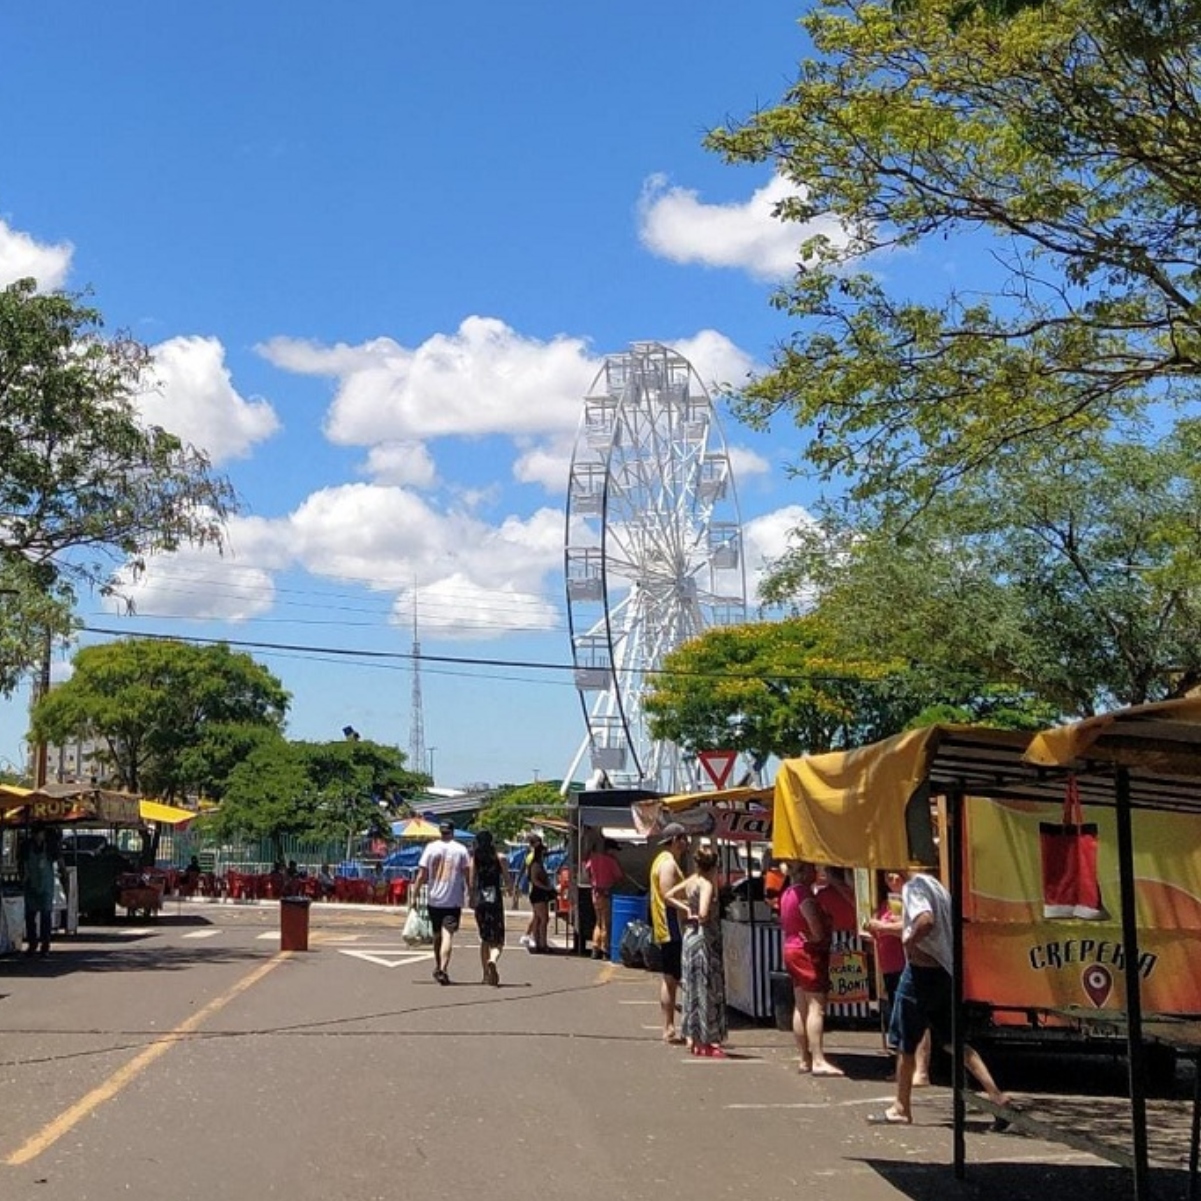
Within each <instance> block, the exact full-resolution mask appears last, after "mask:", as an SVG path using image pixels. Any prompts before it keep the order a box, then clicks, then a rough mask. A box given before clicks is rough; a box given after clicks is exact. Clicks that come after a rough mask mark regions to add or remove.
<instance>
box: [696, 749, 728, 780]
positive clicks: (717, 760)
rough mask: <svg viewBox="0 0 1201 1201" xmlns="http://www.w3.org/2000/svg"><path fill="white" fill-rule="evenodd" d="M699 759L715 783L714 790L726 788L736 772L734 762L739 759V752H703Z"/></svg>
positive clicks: (698, 756)
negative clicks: (731, 773)
mask: <svg viewBox="0 0 1201 1201" xmlns="http://www.w3.org/2000/svg"><path fill="white" fill-rule="evenodd" d="M697 758H698V759H699V760H700V761H701V766H702V767H703V768H704V769H705V774H706V775H707V776H708V777H709V779H710V780H712V781H713V787H714V788H725V786H726V784H727V782H728V781H729V779H730V772H732V771H733V770H734V760H735V759H737V758H738V752H737V751H701V752H700V753H699V754H698V755H697Z"/></svg>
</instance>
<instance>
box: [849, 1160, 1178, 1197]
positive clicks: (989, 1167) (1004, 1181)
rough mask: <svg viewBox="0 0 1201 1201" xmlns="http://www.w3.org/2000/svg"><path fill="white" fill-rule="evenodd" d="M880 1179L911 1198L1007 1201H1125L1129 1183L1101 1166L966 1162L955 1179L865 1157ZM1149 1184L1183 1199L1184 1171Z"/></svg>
mask: <svg viewBox="0 0 1201 1201" xmlns="http://www.w3.org/2000/svg"><path fill="white" fill-rule="evenodd" d="M859 1162H861V1163H864V1164H866V1165H867V1166H868V1167H869V1168H871V1169H872V1171H874V1172H876V1173H877V1174H878V1175H879V1176H880V1177H881V1179H883V1180H886V1181H887V1182H888V1183H889V1184H890V1185H891V1186H892V1187H893V1188H895V1189H896V1190H897V1191H898V1192H900V1193H902V1194H903V1195H904V1196H906V1197H909V1198H911V1201H946V1198H948V1197H955V1198H962V1199H963V1201H1013V1199H1014V1198H1015V1197H1038V1196H1048V1197H1066V1196H1074V1197H1080V1198H1087V1199H1088V1201H1130V1197H1131V1196H1132V1195H1133V1181H1132V1178H1131V1175H1130V1172H1129V1171H1128V1170H1127V1169H1125V1168H1119V1167H1110V1166H1107V1165H1102V1164H1079V1163H1076V1164H1039V1163H970V1162H969V1163H968V1166H967V1176H966V1177H965V1179H963V1180H956V1179H955V1177H954V1173H953V1170H952V1168H951V1167H950V1165H949V1164H945V1163H941V1164H918V1163H909V1162H906V1163H899V1162H896V1161H892V1160H880V1159H865V1160H860V1161H859ZM1151 1188H1152V1192H1153V1195H1154V1196H1155V1197H1156V1199H1157V1201H1183V1199H1184V1198H1185V1197H1187V1195H1188V1173H1187V1172H1185V1171H1183V1170H1180V1171H1171V1170H1169V1169H1156V1170H1154V1171H1152V1173H1151Z"/></svg>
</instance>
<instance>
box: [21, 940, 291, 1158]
mask: <svg viewBox="0 0 1201 1201" xmlns="http://www.w3.org/2000/svg"><path fill="white" fill-rule="evenodd" d="M291 954H292V952H291V951H281V952H280V953H279V954H278V955H276V956H275V958H274V959H270V960H268V961H267V962H266V963H264V964H261V965H260V966H259V967H256V968H255V969H254V971H252V972H251V973H250V974H249V975H247V976H243V977H242V979H241V980H239V981H238V982H237V984H235V985H234V986H233V987H232V988H231V989H230V990H229V991H228V992H226V993H224V994H223V995H222V996H219V997H217V998H215V999H214V1000H212V1001H210V1002H209V1003H208V1004H207V1005H205V1006H204V1008H203V1009H199V1010H197V1011H196V1012H195V1013H194V1014H192V1016H191V1017H190V1018H188V1019H187V1021H185V1022H181V1023H180V1024H179V1025H178V1026H176V1027H175V1029H174V1030H171V1031H169V1032H168V1033H166V1034H164V1035H163V1036H162V1037H161V1038H158V1039H156V1040H155V1041H154V1042H152V1043H151V1044H150V1045H149V1046H148V1047H147V1048H146V1049H145V1050H144V1051H141V1052H139V1053H138V1054H137V1055H135V1056H134V1057H133V1059H131V1060H130V1061H129V1062H128V1063H127V1064H126V1065H125V1066H124V1067H122V1068H118V1069H117V1070H116V1071H115V1072H114V1073H113V1074H112V1075H111V1076H110V1077H109V1078H108V1079H107V1080H105V1081H104V1083H103V1084H99V1085H97V1086H96V1087H95V1088H94V1089H92V1091H91V1092H90V1093H88V1094H87V1095H86V1096H84V1097H82V1098H80V1100H78V1101H76V1102H75V1104H74V1105H72V1106H71V1107H70V1109H68V1110H66V1111H65V1112H63V1113H61V1114H59V1116H58V1117H57V1118H55V1119H54V1120H53V1121H52V1122H48V1123H47V1124H46V1125H45V1126H43V1127H42V1129H41V1130H39V1131H38V1132H37V1134H35V1135H34V1136H33V1137H32V1138H30V1139H29V1140H28V1141H27V1142H26V1143H25V1144H24V1145H23V1146H21V1147H19V1148H18V1149H17V1150H16V1151H14V1152H13V1153H12V1154H11V1155H10V1156H9V1157H8V1158H7V1159H6V1160H5V1161H4V1163H5V1164H6V1165H7V1166H8V1167H18V1166H19V1165H21V1164H23V1163H28V1162H29V1161H30V1160H31V1159H35V1158H36V1157H37V1156H39V1155H41V1154H42V1152H43V1151H46V1150H48V1149H49V1148H50V1147H52V1146H53V1145H54V1144H55V1143H56V1142H58V1140H59V1139H60V1138H62V1137H63V1135H64V1134H67V1133H68V1132H69V1131H70V1130H72V1129H73V1128H74V1127H75V1126H77V1125H79V1123H80V1122H82V1121H83V1119H84V1118H86V1117H87V1116H88V1114H90V1113H91V1112H92V1111H93V1110H94V1109H96V1108H98V1107H99V1106H101V1105H103V1104H104V1102H105V1101H109V1100H111V1099H112V1098H113V1097H115V1096H116V1095H117V1094H118V1093H119V1092H120V1091H121V1090H122V1089H123V1088H124V1087H125V1086H126V1085H127V1084H129V1083H131V1082H132V1081H133V1080H135V1079H136V1078H137V1077H138V1076H140V1075H141V1074H142V1072H144V1071H145V1070H146V1069H147V1068H148V1067H149V1066H150V1065H151V1064H152V1063H154V1061H155V1060H156V1059H159V1058H161V1057H162V1056H163V1055H166V1053H167V1052H168V1051H169V1050H170V1049H171V1048H172V1047H173V1046H174V1045H175V1044H176V1043H177V1042H178V1041H179V1038H180V1035H183V1034H191V1033H192V1031H194V1030H197V1029H199V1028H200V1027H201V1026H202V1025H203V1024H204V1023H205V1022H206V1021H208V1019H209V1018H211V1017H212V1016H213V1015H214V1014H215V1013H219V1012H220V1011H221V1010H222V1009H224V1008H225V1006H226V1005H228V1004H229V1003H230V1001H232V1000H233V999H234V998H235V997H237V996H239V995H240V994H241V993H244V992H245V991H246V990H247V989H248V988H252V987H253V986H254V985H256V984H257V983H258V982H259V981H260V980H261V979H262V978H263V977H264V976H265V975H266V974H267V973H268V972H270V971H271V970H272V969H273V968H276V967H278V966H279V965H280V964H281V963H283V961H284V960H285V959H288V958H290V957H291Z"/></svg>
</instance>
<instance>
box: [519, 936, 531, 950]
mask: <svg viewBox="0 0 1201 1201" xmlns="http://www.w3.org/2000/svg"><path fill="white" fill-rule="evenodd" d="M517 941H518V942H519V943H520V944H521V945H522V946H523V947H525V949H526V950H527V951H528V950H529V949H530V948H531V947H532V946H533V945H534V940H533V939H532V938H531V937H530V936H529V935H528V934H523V935H522V936H521V937H520V938H519V939H518V940H517Z"/></svg>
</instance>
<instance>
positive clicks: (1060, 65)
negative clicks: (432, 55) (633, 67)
mask: <svg viewBox="0 0 1201 1201" xmlns="http://www.w3.org/2000/svg"><path fill="white" fill-rule="evenodd" d="M801 24H802V25H803V26H804V28H805V30H806V31H807V33H808V36H809V39H810V41H811V44H812V47H813V54H812V56H811V57H809V58H807V59H805V60H804V61H803V62H802V63H801V64H800V70H799V75H798V78H797V80H796V82H795V83H794V84H793V85H792V87H791V88H790V89H789V90H788V92H787V94H786V95H785V96H784V97H783V99H782V101H781V103H779V104H778V105H776V106H774V107H770V108H766V109H764V110H762V111H760V112H757V113H755V114H754V115H752V116H751V117H750V118H749V119H747V120H746V121H744V122H741V123H732V124H730V125H729V126H728V127H725V128H721V129H717V130H714V131H713V132H712V133H711V134H710V136H709V139H708V144H709V146H710V147H711V148H713V149H715V150H716V151H718V152H719V153H721V154H723V155H724V156H725V157H726V158H727V159H728V160H730V161H734V162H761V161H767V162H771V163H772V164H773V165H774V166H775V168H776V169H777V170H778V171H779V172H780V173H781V174H782V175H784V176H785V177H786V178H788V179H789V180H791V181H793V182H794V183H795V184H796V185H797V187H798V188H799V189H800V195H799V196H798V197H797V198H795V199H790V200H788V201H786V202H784V203H783V204H782V205H781V208H780V216H781V217H782V218H784V219H786V220H791V221H798V222H802V221H810V220H813V219H815V218H818V217H826V218H829V217H833V218H836V219H837V221H838V222H839V223H840V225H841V228H842V231H843V236H840V237H833V236H819V237H816V238H813V239H812V240H810V241H809V242H808V243H806V244H805V246H804V247H803V251H802V257H803V261H804V263H805V267H804V269H802V270H801V271H800V272H799V273H798V275H797V276H796V278H795V280H794V281H793V283H792V284H791V286H789V287H788V288H786V289H785V290H784V291H782V292H781V293H780V294H779V296H778V297H777V298H776V303H777V304H778V306H779V307H781V308H782V309H784V310H785V311H787V312H788V313H790V314H791V315H792V316H794V317H795V318H796V319H797V321H798V329H797V332H796V334H795V336H794V337H793V338H792V339H791V340H790V341H789V342H788V343H787V344H786V345H785V346H783V347H782V348H781V349H780V351H779V353H778V355H777V357H776V360H775V362H774V364H773V368H772V370H771V371H770V372H768V373H767V374H766V375H764V376H763V377H761V378H760V379H758V380H757V381H756V382H754V383H753V384H752V385H751V386H750V387H749V388H747V389H746V390H745V392H744V393H743V394H742V396H741V397H740V398H739V404H740V412H741V414H742V416H744V417H745V418H746V419H747V420H749V421H750V422H752V423H754V424H759V425H766V424H767V423H768V422H770V421H771V419H772V417H773V416H774V415H775V414H777V413H778V412H781V411H783V412H788V413H790V414H791V415H792V416H793V417H794V419H795V420H796V422H797V423H798V425H800V426H801V427H803V428H804V429H805V430H806V431H808V432H809V433H810V434H811V435H812V440H811V441H810V442H809V443H808V445H807V448H806V450H805V452H804V453H805V456H806V458H807V459H808V460H809V462H810V463H811V464H812V465H814V466H815V467H816V468H817V469H818V470H819V471H820V472H821V473H823V474H825V475H826V476H828V477H833V476H836V475H839V474H841V473H845V475H846V476H847V477H848V478H849V479H850V482H851V489H850V496H851V497H852V498H853V499H855V500H858V501H861V502H864V503H866V504H871V505H875V506H878V507H879V508H880V509H882V510H884V511H889V510H890V509H893V508H896V507H900V508H903V509H906V510H909V511H912V510H914V509H915V508H918V507H920V506H921V505H922V504H924V503H927V501H928V500H929V498H930V496H931V495H932V494H933V493H934V492H936V491H937V490H938V489H939V488H941V487H943V486H945V485H946V484H947V482H948V481H951V480H955V479H957V478H959V477H960V476H962V475H963V474H964V473H965V472H972V471H974V470H977V469H978V468H979V467H980V466H981V465H982V464H986V463H990V462H995V461H996V460H997V459H998V458H1004V457H1005V456H1007V455H1009V454H1012V453H1014V452H1015V450H1020V448H1021V447H1022V446H1023V445H1025V444H1028V443H1031V442H1034V443H1040V444H1043V445H1046V444H1049V443H1057V442H1061V441H1063V440H1065V439H1068V438H1070V437H1073V436H1076V435H1078V434H1080V433H1082V432H1085V431H1089V430H1104V429H1106V428H1113V427H1115V426H1116V427H1118V428H1122V427H1124V425H1125V423H1126V422H1128V421H1130V420H1132V419H1133V418H1135V417H1137V416H1138V415H1140V414H1142V413H1143V412H1144V411H1145V409H1146V406H1147V405H1148V404H1149V403H1150V402H1151V401H1155V402H1157V403H1158V402H1165V401H1167V402H1172V401H1177V402H1187V401H1190V400H1192V399H1193V398H1194V397H1195V395H1196V391H1197V383H1196V381H1197V376H1198V369H1199V367H1201V305H1199V304H1198V289H1199V286H1201V261H1199V257H1198V256H1199V253H1201V245H1199V236H1198V230H1199V227H1198V224H1197V221H1196V208H1197V201H1198V197H1199V196H1201V77H1199V73H1198V67H1197V65H1198V61H1199V57H1198V49H1199V36H1201V3H1197V0H1178V2H1175V3H1167V2H1164V0H1047V2H1046V3H1038V4H1027V3H1022V2H1020V0H981V2H979V3H971V2H969V3H965V2H964V0H906V2H903V3H888V2H884V0H874V2H873V0H820V2H819V3H817V4H815V6H814V7H813V9H812V10H811V11H810V12H809V13H808V14H807V15H806V16H805V17H804V18H803V20H802V22H801ZM960 238H961V239H963V240H961V241H959V242H958V245H957V249H958V250H959V251H960V252H962V253H963V254H964V255H965V256H974V258H975V260H976V261H977V262H978V263H981V264H985V263H988V262H989V260H991V270H992V271H994V272H995V273H996V275H997V277H998V282H997V284H996V286H995V287H994V288H993V289H992V292H991V294H989V293H985V292H981V293H973V294H967V293H964V292H960V291H957V290H955V289H953V288H952V289H949V290H947V291H946V292H945V294H944V295H943V296H941V297H939V298H937V299H935V300H933V301H929V300H926V301H923V300H920V299H918V298H916V296H915V295H914V292H915V289H916V288H917V286H918V281H917V280H916V279H915V278H914V276H913V275H912V274H911V273H909V272H907V271H906V269H905V265H906V261H907V255H908V254H909V253H910V252H912V251H914V250H920V249H923V248H925V247H928V246H930V245H932V244H941V243H942V242H943V241H945V240H948V239H952V240H953V239H960ZM882 268H883V273H880V272H881V269H882ZM923 282H928V281H923Z"/></svg>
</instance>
